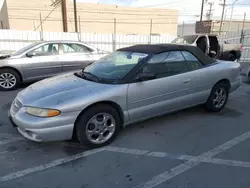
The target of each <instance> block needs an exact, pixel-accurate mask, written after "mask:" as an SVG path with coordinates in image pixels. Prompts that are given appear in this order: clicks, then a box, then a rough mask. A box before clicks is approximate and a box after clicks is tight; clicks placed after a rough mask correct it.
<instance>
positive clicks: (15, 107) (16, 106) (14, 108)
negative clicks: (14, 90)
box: [10, 99, 23, 115]
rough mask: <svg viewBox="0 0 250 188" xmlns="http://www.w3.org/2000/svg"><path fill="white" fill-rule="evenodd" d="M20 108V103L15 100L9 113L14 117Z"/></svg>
mask: <svg viewBox="0 0 250 188" xmlns="http://www.w3.org/2000/svg"><path fill="white" fill-rule="evenodd" d="M22 106H23V105H22V103H21V102H20V101H19V100H18V99H15V100H14V101H13V103H12V105H11V108H10V111H11V113H12V114H14V115H15V114H16V113H17V112H18V111H19V110H20V109H21V108H22Z"/></svg>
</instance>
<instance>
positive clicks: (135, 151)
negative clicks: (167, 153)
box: [104, 146, 149, 155]
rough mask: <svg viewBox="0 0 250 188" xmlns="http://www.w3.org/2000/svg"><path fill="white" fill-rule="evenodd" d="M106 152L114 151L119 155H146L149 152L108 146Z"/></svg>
mask: <svg viewBox="0 0 250 188" xmlns="http://www.w3.org/2000/svg"><path fill="white" fill-rule="evenodd" d="M104 150H105V151H113V152H118V153H127V154H134V155H145V154H146V153H148V152H149V151H147V150H138V149H128V148H119V147H112V146H107V147H105V148H104Z"/></svg>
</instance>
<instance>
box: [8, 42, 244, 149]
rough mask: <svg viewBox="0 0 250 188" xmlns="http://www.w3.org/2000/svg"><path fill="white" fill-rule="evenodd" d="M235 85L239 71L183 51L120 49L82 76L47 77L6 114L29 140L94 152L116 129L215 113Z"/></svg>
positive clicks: (167, 47)
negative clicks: (72, 143) (183, 113)
mask: <svg viewBox="0 0 250 188" xmlns="http://www.w3.org/2000/svg"><path fill="white" fill-rule="evenodd" d="M239 86H240V65H239V64H238V63H235V62H227V61H218V60H213V59H210V58H209V57H208V56H205V55H204V54H203V53H202V52H201V50H199V49H198V48H196V47H192V46H181V45H137V46H132V47H128V48H123V49H120V50H118V51H116V52H114V53H112V54H110V55H108V56H105V57H103V58H102V59H100V60H99V61H96V62H95V63H93V64H91V65H89V66H87V67H86V68H85V69H84V70H82V71H78V72H75V73H68V74H65V75H60V76H57V77H53V78H49V79H46V80H43V81H40V82H38V83H35V84H33V85H31V86H29V87H28V88H26V89H24V90H23V91H21V92H20V93H19V94H18V95H17V97H16V99H15V100H14V102H13V103H12V106H11V109H10V112H9V115H10V120H11V121H12V123H13V125H14V126H15V127H17V129H18V131H19V132H20V133H21V134H22V135H23V136H24V137H26V138H28V139H31V140H33V141H39V142H40V141H54V140H67V139H71V138H72V137H73V135H74V136H75V137H76V138H77V139H78V140H79V142H80V143H81V144H84V145H86V146H88V147H100V146H103V145H106V144H108V143H110V142H111V141H112V140H113V139H114V138H115V137H116V135H117V134H118V132H119V130H120V128H121V127H123V126H126V125H128V124H131V123H134V122H138V121H142V120H145V119H148V118H151V117H154V116H159V115H162V114H166V113H170V112H173V111H177V110H180V109H184V108H189V107H192V106H195V105H199V104H204V106H205V108H206V109H207V110H208V111H213V112H218V111H220V110H221V109H223V107H224V106H225V104H226V102H227V99H228V95H229V93H230V92H232V91H234V90H236V89H237V88H238V87H239Z"/></svg>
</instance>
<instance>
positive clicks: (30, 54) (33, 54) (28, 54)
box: [26, 52, 36, 57]
mask: <svg viewBox="0 0 250 188" xmlns="http://www.w3.org/2000/svg"><path fill="white" fill-rule="evenodd" d="M35 55H36V52H28V53H27V54H26V56H27V57H33V56H35Z"/></svg>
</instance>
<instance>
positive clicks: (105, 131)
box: [75, 104, 121, 148]
mask: <svg viewBox="0 0 250 188" xmlns="http://www.w3.org/2000/svg"><path fill="white" fill-rule="evenodd" d="M120 127H121V119H120V116H119V113H118V112H117V110H116V109H115V108H113V107H111V106H109V105H106V104H103V105H96V106H93V107H90V108H89V109H88V110H87V111H85V112H83V113H82V114H81V115H80V116H79V117H78V120H77V121H76V124H75V135H76V137H77V139H78V141H79V142H80V143H81V144H82V145H84V146H87V147H89V148H96V147H101V146H104V145H107V144H109V143H111V142H112V141H113V140H114V139H115V137H116V136H117V134H118V132H119V130H120Z"/></svg>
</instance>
